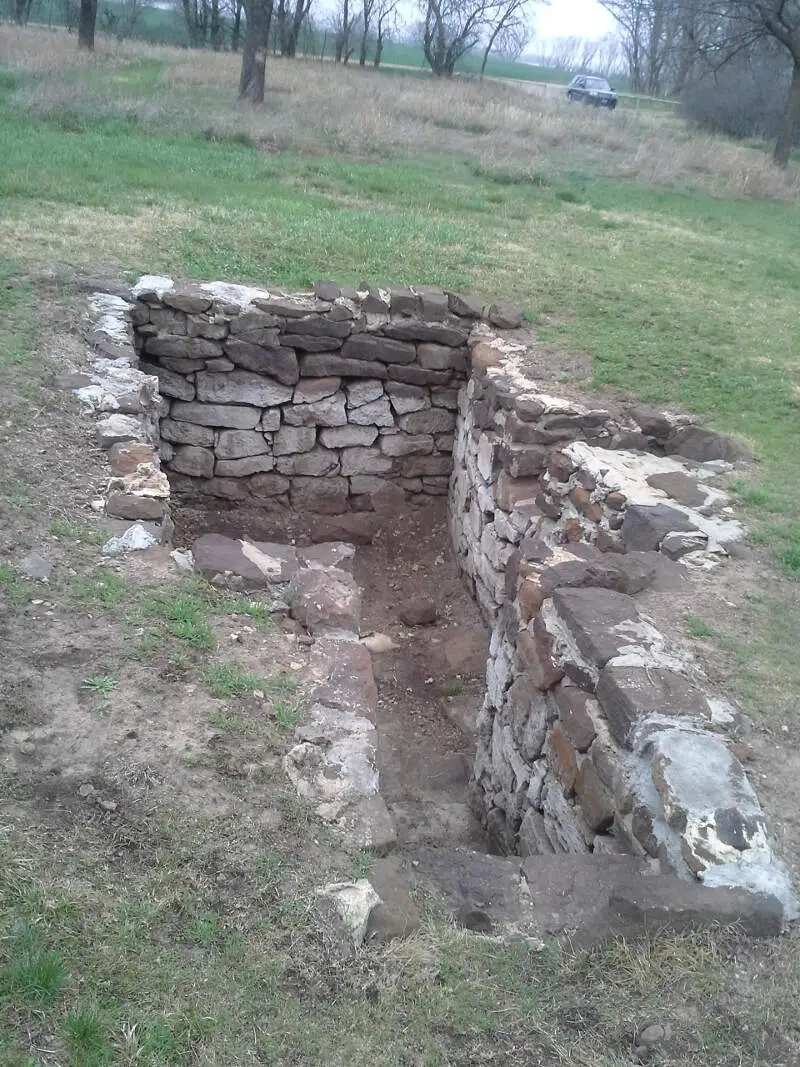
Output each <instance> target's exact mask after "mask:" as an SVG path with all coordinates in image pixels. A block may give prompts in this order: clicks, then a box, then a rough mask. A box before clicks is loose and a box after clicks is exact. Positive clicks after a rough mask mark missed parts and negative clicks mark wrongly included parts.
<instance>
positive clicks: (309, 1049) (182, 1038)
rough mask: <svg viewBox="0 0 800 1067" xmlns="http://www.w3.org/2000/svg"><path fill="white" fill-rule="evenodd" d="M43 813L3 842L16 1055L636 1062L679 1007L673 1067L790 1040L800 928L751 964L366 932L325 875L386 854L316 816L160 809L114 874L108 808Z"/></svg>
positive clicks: (102, 1060) (7, 1034) (116, 1059)
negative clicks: (176, 813)
mask: <svg viewBox="0 0 800 1067" xmlns="http://www.w3.org/2000/svg"><path fill="white" fill-rule="evenodd" d="M42 832H43V834H44V837H43V840H42V841H41V843H40V845H39V847H38V848H37V847H36V845H35V843H34V841H33V840H32V839H31V835H30V834H24V833H12V834H11V835H7V836H6V837H5V838H4V839H3V841H2V842H0V894H1V895H2V899H3V901H4V907H3V909H2V911H0V1061H1V1062H3V1063H4V1064H9V1065H10V1067H11V1065H21V1064H23V1063H25V1062H26V1061H27V1062H29V1063H39V1062H43V1061H42V1060H41V1058H40V1056H41V1054H40V1053H38V1052H37V1051H36V1050H37V1049H41V1048H49V1049H52V1050H53V1051H52V1054H51V1056H52V1062H54V1063H63V1064H69V1065H70V1067H105V1065H106V1064H136V1065H137V1067H139V1065H142V1067H173V1065H174V1067H190V1065H192V1064H245V1063H248V1062H252V1063H258V1064H264V1065H273V1067H284V1065H288V1064H296V1065H298V1067H305V1065H316V1064H321V1063H326V1064H331V1067H368V1065H372V1064H381V1065H383V1064H397V1065H400V1064H405V1065H409V1067H411V1065H413V1067H482V1065H490V1064H495V1065H496V1064H503V1065H504V1067H527V1065H529V1064H551V1063H552V1064H554V1063H565V1064H574V1065H576V1067H577V1065H579V1064H589V1063H591V1064H592V1065H597V1067H624V1065H625V1064H628V1063H630V1062H631V1061H630V1047H631V1039H632V1036H633V1031H634V1029H635V1028H636V1027H638V1026H641V1025H642V1024H643V1023H644V1022H646V1021H650V1020H652V1019H663V1020H665V1021H668V1022H671V1024H672V1026H673V1031H674V1041H673V1044H672V1046H671V1047H670V1049H669V1050H668V1054H666V1055H665V1057H664V1058H659V1056H658V1055H657V1056H656V1058H655V1059H654V1060H653V1062H654V1063H656V1064H664V1067H666V1064H667V1063H669V1064H670V1065H671V1067H688V1065H689V1064H693V1063H702V1064H704V1067H728V1065H729V1064H730V1063H742V1064H747V1065H748V1067H756V1065H760V1064H766V1063H782V1062H785V1063H791V1062H794V1059H793V1057H794V1056H795V1053H796V1050H797V1046H796V1034H795V1031H794V1026H793V1022H794V1018H795V1015H794V1012H795V1004H796V997H797V990H798V974H797V958H798V957H797V951H796V950H797V944H796V940H797V939H796V937H795V936H790V937H787V938H784V939H779V940H778V941H776V942H775V943H774V944H773V945H770V946H765V947H764V949H763V951H764V953H765V966H763V967H760V968H758V969H757V970H755V971H754V972H753V973H752V975H751V977H750V978H749V980H748V981H747V982H743V981H742V979H741V976H740V974H739V973H738V972H739V968H740V967H741V966H742V965H743V962H742V960H741V959H740V954H741V956H742V957H743V958H746V955H747V951H748V950H747V948H746V946H743V945H740V944H738V943H737V942H736V940H735V938H731V937H730V936H729V935H727V934H726V933H724V932H722V933H716V934H714V933H707V932H706V933H697V934H690V935H683V936H678V937H661V938H659V939H657V940H655V941H643V942H639V943H631V944H628V943H626V942H624V941H620V942H612V943H609V944H606V945H603V946H601V947H599V948H597V949H594V950H592V951H588V952H580V951H575V952H573V951H570V950H568V949H559V948H558V947H557V946H556V945H555V944H548V945H547V946H546V947H545V949H544V950H543V951H531V949H530V948H529V947H528V946H527V945H526V944H525V943H524V942H520V943H516V944H506V945H503V944H499V943H496V942H494V941H493V940H486V939H482V938H479V937H475V936H474V935H470V934H466V933H464V932H463V931H458V930H456V929H454V928H453V927H452V925H450V924H448V923H446V922H444V921H442V919H441V918H440V917H439V915H438V912H437V909H436V908H435V907H431V908H430V909H429V912H430V914H429V915H428V917H427V918H426V920H425V922H424V924H423V928H422V930H421V931H420V934H419V935H417V936H416V937H414V938H412V939H410V940H408V941H403V942H395V943H394V944H393V945H391V946H389V947H388V948H387V949H384V948H383V947H381V946H375V945H368V946H366V947H365V948H363V949H362V950H361V951H360V952H359V953H357V954H353V953H352V951H348V950H347V948H346V947H345V946H343V945H342V944H341V943H340V942H339V941H338V940H337V939H336V937H335V936H332V935H331V933H329V932H328V931H327V930H326V932H325V933H324V935H323V933H322V930H323V927H322V916H321V914H320V913H319V912H318V911H317V910H316V907H315V904H314V888H315V886H317V885H319V884H322V883H324V882H325V881H331V880H342V879H344V878H348V877H364V876H368V875H369V872H370V870H371V868H372V866H373V864H374V862H375V861H374V857H372V856H369V855H366V854H363V853H356V854H354V855H346V854H342V853H338V854H336V853H334V854H332V855H331V857H330V858H328V859H325V860H322V861H320V860H319V859H312V858H311V857H310V856H309V849H310V847H311V840H310V839H311V837H312V836H314V834H315V833H316V832H317V828H316V826H315V825H314V824H313V823H312V824H311V826H309V825H308V824H307V823H302V824H298V825H296V826H291V825H289V824H287V826H286V827H285V828H284V830H283V833H282V837H281V842H280V844H278V843H276V841H275V840H274V839H273V835H272V832H271V831H269V830H265V828H264V827H263V826H260V825H250V826H248V825H243V823H242V821H241V820H239V821H235V820H233V819H230V818H224V817H223V818H214V819H208V818H206V819H201V818H197V819H192V818H188V817H183V818H180V819H176V818H173V819H171V820H169V821H164V822H160V823H159V822H153V823H152V824H150V825H149V827H148V835H147V839H146V842H144V843H143V847H142V848H141V849H140V850H136V851H134V852H132V853H131V854H130V855H128V856H126V858H125V861H124V877H121V878H119V879H118V880H117V881H116V883H115V891H114V892H113V893H109V892H108V891H107V889H108V879H109V876H110V874H111V873H112V872H111V871H110V870H109V866H108V852H107V846H106V842H105V841H104V839H103V837H102V831H101V830H100V828H99V827H96V826H91V825H90V826H88V827H78V826H75V825H68V826H66V827H63V828H59V829H58V830H57V831H54V830H52V829H50V830H43V831H42ZM56 841H58V844H59V850H58V862H57V863H53V856H54V853H53V851H52V846H53V845H54V844H55V842H56ZM104 856H105V857H106V862H105V863H104V862H103V857H104ZM731 959H733V960H735V961H736V965H735V966H734V965H733V964H732V963H728V962H727V961H728V960H731ZM676 1001H677V1002H678V1007H676ZM659 1055H660V1054H659ZM31 1057H33V1058H31Z"/></svg>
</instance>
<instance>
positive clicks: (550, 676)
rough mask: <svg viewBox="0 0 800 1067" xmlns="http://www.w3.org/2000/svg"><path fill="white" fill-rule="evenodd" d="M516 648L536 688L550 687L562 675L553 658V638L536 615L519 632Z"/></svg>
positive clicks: (558, 680) (559, 679)
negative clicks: (532, 620)
mask: <svg viewBox="0 0 800 1067" xmlns="http://www.w3.org/2000/svg"><path fill="white" fill-rule="evenodd" d="M517 650H518V652H519V654H520V656H521V658H522V661H523V663H524V664H525V666H526V667H527V668H528V670H529V671H530V677H531V681H532V682H533V684H534V685H535V686H536V687H537V689H543V690H544V689H550V688H551V687H552V686H554V685H555V684H556V682H560V681H561V679H562V678H563V677H564V672H563V670H562V669H561V668H560V667H559V666H558V665H557V664H556V663H555V662H554V660H553V639H552V637H551V636H550V634H549V633H548V632H547V630H546V629H545V627H544V623H543V622H542V621H541V620H540V619H539V618H538V617H537V618H536V619H535V620H534V623H533V626H532V627H531V626H530V625H529V626H528V627H527V628H526V629H525V630H521V631H520V632H519V635H518V637H517Z"/></svg>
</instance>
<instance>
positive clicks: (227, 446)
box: [202, 427, 269, 459]
mask: <svg viewBox="0 0 800 1067" xmlns="http://www.w3.org/2000/svg"><path fill="white" fill-rule="evenodd" d="M202 429H205V427H202ZM268 451H269V445H268V444H267V442H266V440H265V439H264V435H263V434H262V433H257V432H256V431H255V430H222V431H221V433H220V435H219V439H218V440H217V443H216V445H215V447H214V452H215V454H216V457H217V459H242V458H243V457H244V456H261V455H263V454H264V453H265V452H268Z"/></svg>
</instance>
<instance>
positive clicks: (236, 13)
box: [231, 0, 244, 52]
mask: <svg viewBox="0 0 800 1067" xmlns="http://www.w3.org/2000/svg"><path fill="white" fill-rule="evenodd" d="M243 7H244V3H243V0H233V4H232V14H233V24H232V26H231V49H232V51H234V52H238V51H239V42H240V41H241V38H242V8H243Z"/></svg>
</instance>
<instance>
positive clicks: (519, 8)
mask: <svg viewBox="0 0 800 1067" xmlns="http://www.w3.org/2000/svg"><path fill="white" fill-rule="evenodd" d="M527 4H528V0H506V2H505V3H504V4H503V6H502V7H501V8H500V9H499V10H498V11H497V13H496V15H495V18H494V22H493V23H492V24H491V25H490V27H489V35H488V37H487V39H486V47H485V48H484V50H483V61H482V62H481V70H480V75H479V77H481V78H483V75H484V73H485V71H486V63H487V61H488V59H489V53H490V52H491V51H492V49H493V48H495V47H498V48H500V49H503V48H504V49H505V50H506V51H508V50H509V49H513V50H514V51H515V52H516V54H517V55H519V54H520V53H521V52H522V49H523V48H524V47H525V43H526V41H527V36H528V26H527V22H526V19H525V8H526V7H527Z"/></svg>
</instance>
